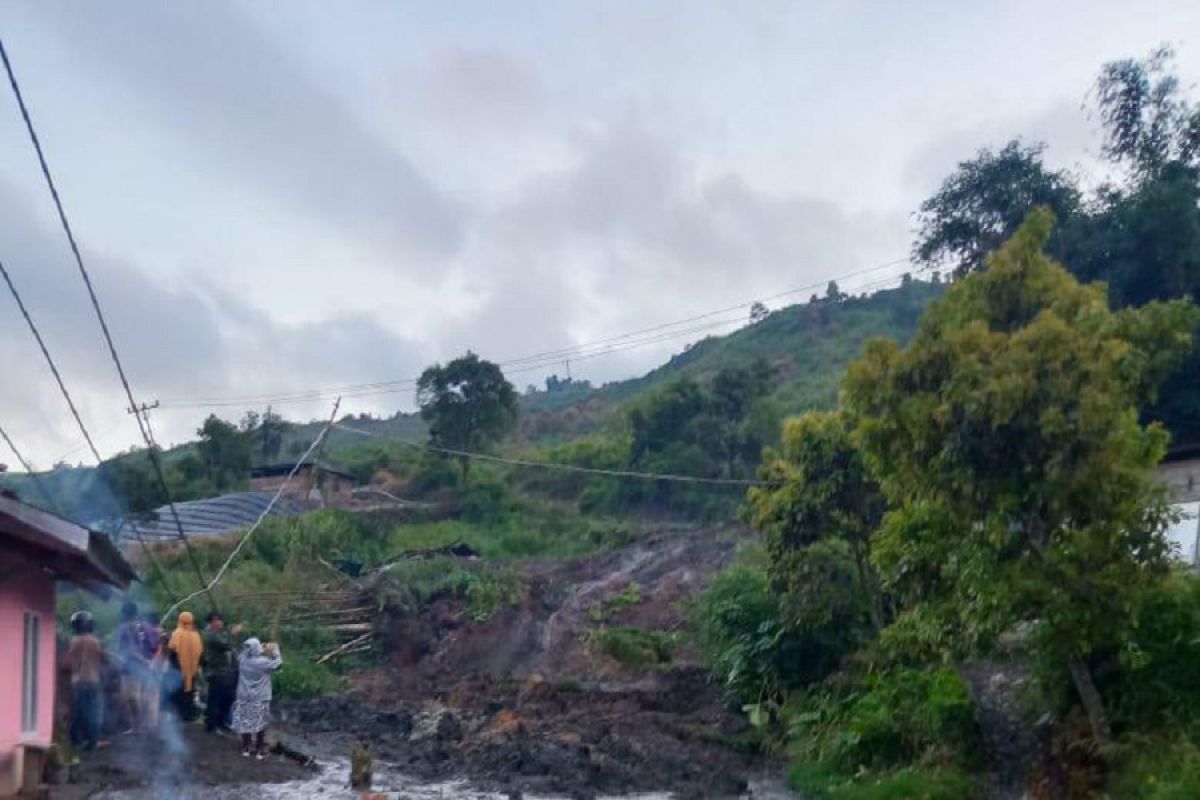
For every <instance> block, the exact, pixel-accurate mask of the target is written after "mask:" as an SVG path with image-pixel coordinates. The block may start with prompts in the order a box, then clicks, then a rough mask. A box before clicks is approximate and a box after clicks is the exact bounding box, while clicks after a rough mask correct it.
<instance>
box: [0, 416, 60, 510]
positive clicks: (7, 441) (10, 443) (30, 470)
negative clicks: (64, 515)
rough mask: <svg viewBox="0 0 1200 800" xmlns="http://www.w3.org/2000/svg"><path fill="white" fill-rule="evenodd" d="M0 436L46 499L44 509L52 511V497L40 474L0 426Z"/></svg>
mask: <svg viewBox="0 0 1200 800" xmlns="http://www.w3.org/2000/svg"><path fill="white" fill-rule="evenodd" d="M0 437H3V439H4V443H5V444H7V445H8V449H9V450H12V452H13V455H14V456H16V457H17V461H19V462H21V467H22V468H23V469H24V470H25V472H26V474H28V475H29V477H30V479H31V480H32V481H33V485H34V486H36V487H37V489H38V492H39V493H40V494H41V495H42V499H43V500H45V501H46V510H47V511H53V510H54V509H55V508H57V504H56V503H55V502H54V498H53V497H51V496H50V490H49V489H47V488H46V484H44V483H42V476H41V475H39V474H38V473H36V472H34V471H33V467H32V466H31V465H30V463H29V462H28V461H26V460H25V456H23V455H21V451H20V450H18V449H17V446H16V445H15V444H13V440H12V439H11V438H10V437H9V435H8V432H7V431H5V430H4V428H2V427H0Z"/></svg>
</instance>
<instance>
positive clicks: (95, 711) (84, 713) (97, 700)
mask: <svg viewBox="0 0 1200 800" xmlns="http://www.w3.org/2000/svg"><path fill="white" fill-rule="evenodd" d="M94 630H95V623H94V622H93V621H92V615H91V614H89V613H88V612H87V611H77V612H75V613H74V614H73V615H72V616H71V632H72V636H71V643H70V645H68V647H67V668H68V669H69V670H70V672H71V743H72V744H74V745H75V746H76V747H79V748H81V749H83V750H90V749H92V748H93V747H99V746H101V745H102V744H104V743H103V742H102V741H101V740H100V724H101V714H102V713H103V700H102V696H101V694H100V668H101V665H102V664H103V663H104V645H102V644H101V643H100V640H99V639H98V638H96V634H95V633H94Z"/></svg>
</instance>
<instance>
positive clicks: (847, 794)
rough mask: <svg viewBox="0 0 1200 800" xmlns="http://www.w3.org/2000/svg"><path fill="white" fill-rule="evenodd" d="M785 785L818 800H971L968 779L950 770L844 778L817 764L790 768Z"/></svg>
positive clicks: (911, 769) (971, 784) (927, 769)
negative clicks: (964, 799) (968, 799)
mask: <svg viewBox="0 0 1200 800" xmlns="http://www.w3.org/2000/svg"><path fill="white" fill-rule="evenodd" d="M788 785H789V786H790V787H791V788H792V789H793V790H795V791H797V792H803V793H804V794H805V795H807V796H811V797H815V798H821V799H822V800H963V798H967V797H973V796H974V782H973V781H972V779H971V776H970V775H968V774H967V773H965V772H962V771H961V770H958V769H953V768H950V767H906V768H904V769H901V770H897V771H895V772H892V773H888V774H886V775H860V776H855V777H853V778H845V777H842V776H839V775H837V774H836V773H833V772H831V771H829V770H828V769H827V768H825V767H823V766H822V765H820V764H813V763H799V764H794V765H793V766H792V768H791V769H790V770H789V771H788Z"/></svg>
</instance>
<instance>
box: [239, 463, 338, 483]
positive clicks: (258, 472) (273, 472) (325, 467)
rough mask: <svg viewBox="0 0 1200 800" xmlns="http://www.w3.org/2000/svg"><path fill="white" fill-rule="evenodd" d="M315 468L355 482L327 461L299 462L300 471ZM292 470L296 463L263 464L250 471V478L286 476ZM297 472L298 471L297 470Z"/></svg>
mask: <svg viewBox="0 0 1200 800" xmlns="http://www.w3.org/2000/svg"><path fill="white" fill-rule="evenodd" d="M314 467H316V468H317V469H318V470H320V471H321V472H328V473H330V474H333V475H338V476H341V477H343V478H349V479H350V480H356V478H355V476H354V474H353V473H350V472H347V471H346V470H344V469H342V468H341V467H339V466H336V465H334V464H330V463H329V462H328V461H313V460H311V459H310V460H308V461H301V462H300V469H313V468H314ZM293 469H296V462H294V461H293V462H289V463H286V464H264V465H263V466H261V467H254V468H253V469H251V470H250V477H251V478H274V477H277V476H280V475H288V474H290V473H291V471H292V470H293ZM297 471H299V470H297Z"/></svg>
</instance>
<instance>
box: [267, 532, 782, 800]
mask: <svg viewBox="0 0 1200 800" xmlns="http://www.w3.org/2000/svg"><path fill="white" fill-rule="evenodd" d="M744 536H745V532H744V531H741V530H739V529H735V528H730V529H722V530H711V529H707V530H706V529H701V528H698V527H693V526H669V527H664V528H663V529H661V530H659V531H657V532H656V533H654V534H652V535H649V536H647V537H644V538H643V539H641V540H639V541H638V542H636V543H634V544H632V545H630V546H628V547H625V548H622V549H619V550H614V551H611V552H606V553H602V554H599V555H595V556H591V557H588V558H583V559H577V560H573V561H567V562H561V561H559V562H549V561H548V562H534V563H531V564H528V565H527V566H526V568H525V576H524V582H523V586H524V588H523V590H522V592H521V595H520V597H519V598H518V600H517V602H516V603H515V604H514V605H513V606H512V607H511V608H507V609H504V610H502V611H500V612H498V613H496V614H494V615H493V616H492V617H491V618H490V619H488V620H487V621H485V622H483V623H475V622H471V621H469V620H468V619H467V618H466V617H465V616H464V615H463V614H462V613H461V611H462V610H461V609H459V608H457V607H456V606H455V604H454V603H453V602H451V601H447V600H443V601H440V602H436V603H433V604H431V605H430V606H429V607H428V608H426V609H425V610H424V611H423V613H422V614H421V615H419V616H418V617H415V618H414V617H399V618H396V619H389V620H388V621H387V622H386V623H385V624H386V625H387V631H386V633H385V636H384V640H385V641H386V642H389V643H390V645H389V646H388V648H387V650H386V658H387V661H388V666H387V667H386V668H385V669H382V670H378V671H374V672H371V673H366V674H362V675H358V676H355V680H354V683H355V686H356V691H354V692H352V693H350V694H347V695H342V696H338V697H328V698H319V699H315V700H310V701H307V702H304V703H300V704H296V705H293V706H290V707H288V708H286V709H284V711H283V715H284V717H285V721H284V723H283V725H284V729H285V730H286V731H287V732H288V735H289V736H292V737H296V738H297V740H300V741H303V740H304V739H306V738H307V739H308V740H309V741H312V742H313V743H314V745H315V744H316V742H317V740H319V739H320V738H321V737H326V738H325V741H326V742H327V741H328V737H339V738H340V739H341V741H340V742H339V743H338V744H337V745H336V747H341V748H343V752H345V753H349V750H350V747H351V746H352V745H353V744H354V742H355V741H357V740H361V741H364V742H367V743H369V744H370V745H371V747H372V748H373V750H374V752H375V753H376V755H377V757H378V758H379V759H380V760H382V761H384V762H388V763H390V764H394V765H395V767H396V768H397V769H398V770H400V771H402V772H404V773H406V774H409V775H414V776H417V777H420V778H422V779H425V780H445V779H450V778H459V777H464V778H467V779H469V780H470V781H471V782H472V783H473V784H474V785H476V786H479V787H482V788H484V789H488V790H495V791H502V792H524V793H526V794H558V795H567V796H571V797H592V796H595V795H597V794H609V795H618V794H629V793H633V792H648V791H649V792H670V793H672V794H674V795H676V796H679V797H735V796H740V795H743V794H744V793H745V792H746V791H747V789H748V786H749V784H750V780H751V778H752V776H754V775H756V774H758V773H760V772H762V771H763V770H770V769H771V768H772V767H771V765H769V764H766V763H765V762H764V761H763V760H762V759H761V757H759V756H756V755H753V754H751V753H749V752H747V748H745V747H744V746H743V747H739V744H741V743H744V742H746V741H748V740H749V739H750V738H751V737H750V735H749V734H750V731H748V730H747V726H746V722H745V719H744V717H743V715H742V714H741V713H740V712H739V711H738V710H737V709H736V708H734V707H732V706H730V704H729V702H728V700H727V699H726V697H725V696H724V695H723V693H722V692H721V690H720V687H717V686H714V685H712V683H711V682H710V680H709V678H708V675H707V673H706V672H705V671H704V670H703V669H702V668H701V667H700V665H699V664H698V663H697V660H696V657H695V655H694V654H693V653H691V652H689V651H688V649H687V648H686V646H684V645H682V644H681V645H680V646H678V647H677V648H676V651H675V653H674V657H673V659H672V663H671V665H670V666H669V667H668V668H665V669H663V668H645V667H641V668H638V667H631V666H629V665H625V664H621V663H618V662H617V661H614V660H613V659H612V658H610V657H608V656H607V655H605V654H604V653H603V652H600V651H599V648H597V646H596V643H595V638H596V632H597V631H598V630H599V629H601V628H604V627H609V626H635V627H639V628H643V629H647V630H655V631H661V632H671V631H677V630H679V629H680V628H681V626H682V625H683V623H684V617H685V613H686V608H685V607H686V603H687V601H688V600H689V599H690V598H692V597H694V596H695V595H696V594H697V593H698V592H699V591H700V590H701V589H702V588H703V587H704V586H705V585H706V584H707V583H708V581H709V580H710V579H711V577H712V575H713V574H715V573H716V572H717V571H718V570H719V569H721V568H722V567H724V566H725V565H727V564H728V563H729V562H730V560H731V559H732V557H733V554H734V551H735V549H736V546H737V543H738V542H739V541H740V540H741V539H742V538H743V537H744ZM680 641H681V642H682V641H683V639H682V637H681V640H680Z"/></svg>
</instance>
